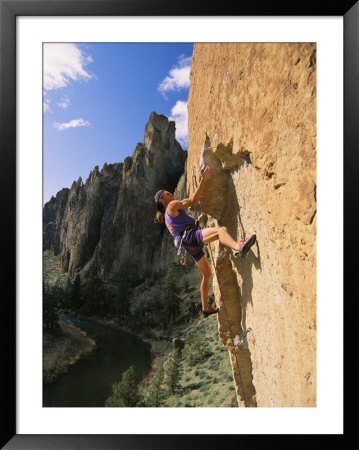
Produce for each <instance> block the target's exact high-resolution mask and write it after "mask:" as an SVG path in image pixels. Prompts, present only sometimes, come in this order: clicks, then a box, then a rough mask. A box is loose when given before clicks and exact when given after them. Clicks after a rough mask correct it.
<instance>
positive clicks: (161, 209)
mask: <svg viewBox="0 0 359 450" xmlns="http://www.w3.org/2000/svg"><path fill="white" fill-rule="evenodd" d="M165 212H166V210H165V207H164V206H163V205H162V203H161V202H158V203H157V213H156V217H155V219H154V222H155V223H163V220H164V215H165Z"/></svg>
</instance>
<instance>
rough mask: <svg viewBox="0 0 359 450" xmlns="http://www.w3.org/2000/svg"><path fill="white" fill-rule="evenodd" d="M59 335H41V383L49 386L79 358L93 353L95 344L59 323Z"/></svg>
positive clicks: (69, 327) (74, 328)
mask: <svg viewBox="0 0 359 450" xmlns="http://www.w3.org/2000/svg"><path fill="white" fill-rule="evenodd" d="M59 325H60V333H59V335H56V336H52V335H49V334H46V333H44V335H43V383H44V384H45V385H46V384H51V383H53V382H55V381H56V380H57V378H58V377H59V376H60V375H62V374H63V373H66V372H67V371H68V369H69V367H70V366H72V365H73V364H75V363H76V361H78V360H79V359H80V358H82V357H84V356H85V355H87V354H89V353H91V352H93V351H94V350H95V349H96V343H95V341H94V340H93V339H91V338H89V337H88V336H86V333H85V332H84V331H82V330H80V329H79V328H77V327H75V326H74V325H71V324H69V323H65V322H63V321H61V320H60V321H59Z"/></svg>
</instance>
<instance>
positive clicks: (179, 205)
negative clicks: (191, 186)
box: [167, 167, 212, 215]
mask: <svg viewBox="0 0 359 450" xmlns="http://www.w3.org/2000/svg"><path fill="white" fill-rule="evenodd" d="M211 174H212V172H211V169H210V168H209V167H207V169H206V170H205V171H204V172H203V174H202V179H201V181H200V183H199V185H198V188H197V189H196V191H195V192H194V193H193V195H192V196H191V197H190V198H185V199H183V200H172V202H170V203H169V205H168V207H167V209H168V212H169V214H170V215H177V213H178V210H180V209H186V208H190V207H191V206H193V205H195V204H196V203H198V202H199V201H200V200H201V197H202V196H203V192H204V186H205V184H206V181H207V180H208V178H209V177H210V176H211Z"/></svg>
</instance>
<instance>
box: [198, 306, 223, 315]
mask: <svg viewBox="0 0 359 450" xmlns="http://www.w3.org/2000/svg"><path fill="white" fill-rule="evenodd" d="M218 311H219V308H211V307H209V308H208V309H206V310H202V314H203V315H204V317H208V316H210V315H212V314H216V313H218Z"/></svg>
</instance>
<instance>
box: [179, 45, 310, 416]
mask: <svg viewBox="0 0 359 450" xmlns="http://www.w3.org/2000/svg"><path fill="white" fill-rule="evenodd" d="M188 133H189V148H188V158H187V163H186V165H187V174H188V177H187V189H188V191H189V192H193V184H192V178H191V177H190V176H189V175H190V174H191V173H192V171H193V170H196V171H198V169H199V167H200V166H204V165H209V166H210V167H212V170H213V177H212V179H210V180H209V181H208V183H207V185H206V191H205V196H204V198H203V202H202V205H203V210H204V211H205V212H207V213H208V215H209V217H210V224H211V225H212V226H226V227H227V228H228V230H229V232H230V233H231V234H232V235H233V237H235V238H236V239H237V240H243V239H245V238H248V237H249V236H250V235H251V234H252V232H254V231H256V232H257V245H255V246H253V247H252V249H251V250H250V252H249V253H248V255H247V256H246V258H245V259H243V260H242V259H235V258H234V257H233V253H232V252H231V251H227V250H225V249H224V247H222V246H221V245H218V243H216V244H211V251H212V253H213V259H214V265H215V269H216V272H217V275H218V280H219V283H218V282H217V279H216V277H214V289H215V293H216V301H217V305H218V306H220V307H221V312H220V314H219V316H218V319H219V333H220V339H221V340H222V342H223V343H224V345H225V346H226V347H227V348H228V349H229V350H230V358H231V362H232V367H233V374H234V378H235V382H236V385H237V396H238V401H239V404H240V405H242V406H244V405H246V406H263V407H270V406H274V407H276V406H287V407H290V406H304V407H308V406H315V405H316V46H315V44H310V43H308V44H285V43H284V44H281V43H279V44H195V46H194V52H193V57H192V65H191V88H190V93H189V98H188ZM213 272H214V271H213ZM222 300H223V301H224V305H225V307H224V305H223V303H222ZM225 311H226V313H227V316H228V322H229V324H230V328H231V331H232V335H233V336H234V337H235V336H239V337H242V336H243V334H244V333H245V332H246V331H247V330H248V329H250V331H249V332H248V334H247V340H246V341H244V343H243V345H239V346H236V345H235V346H234V347H233V345H232V340H231V336H230V330H229V328H228V323H227V318H226V314H225ZM234 349H236V351H235V352H234ZM238 363H239V364H238ZM238 368H239V370H238ZM241 385H243V389H242V386H241ZM243 390H244V393H243Z"/></svg>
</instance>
